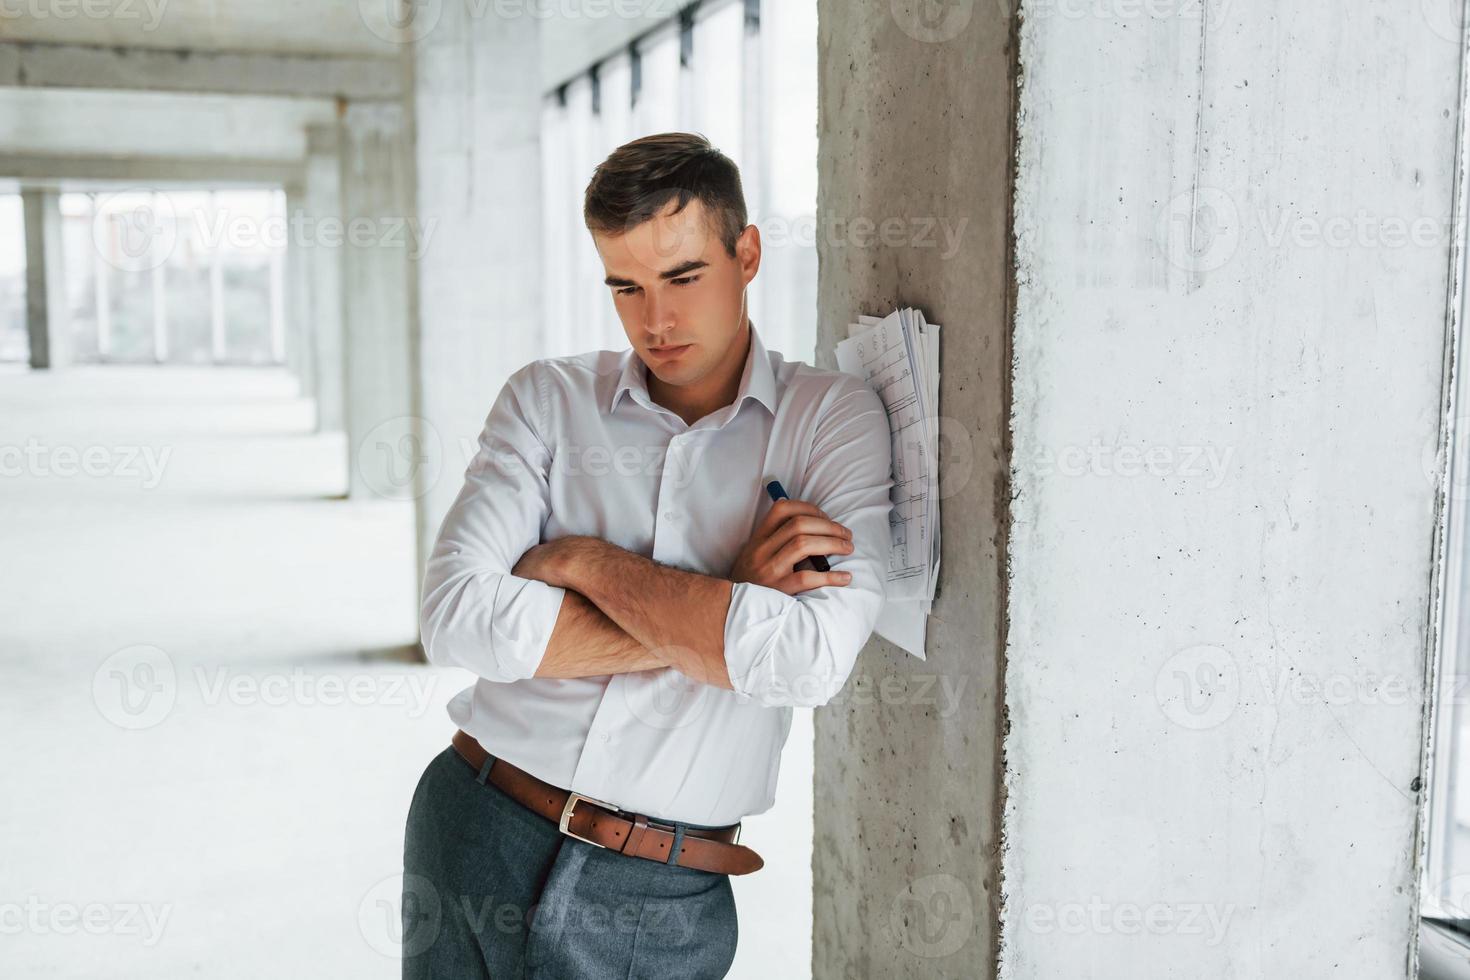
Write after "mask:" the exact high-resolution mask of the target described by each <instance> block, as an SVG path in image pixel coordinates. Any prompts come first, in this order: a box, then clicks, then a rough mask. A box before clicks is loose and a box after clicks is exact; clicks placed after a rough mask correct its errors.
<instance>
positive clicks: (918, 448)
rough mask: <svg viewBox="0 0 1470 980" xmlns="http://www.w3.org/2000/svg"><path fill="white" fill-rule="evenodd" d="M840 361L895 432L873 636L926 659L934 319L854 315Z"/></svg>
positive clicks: (935, 516) (932, 570)
mask: <svg viewBox="0 0 1470 980" xmlns="http://www.w3.org/2000/svg"><path fill="white" fill-rule="evenodd" d="M837 366H838V368H839V369H841V370H842V371H843V372H844V373H846V374H851V375H855V376H857V377H859V378H862V379H863V380H864V381H866V382H867V383H868V385H869V386H870V387H871V388H872V389H873V390H874V391H876V392H877V393H878V396H879V397H880V398H881V399H882V400H883V407H884V408H885V409H887V411H888V427H889V429H890V430H891V431H892V433H893V510H892V511H890V512H889V515H888V523H889V529H890V530H891V531H892V534H893V541H892V546H891V548H890V550H889V552H888V583H887V588H888V601H887V602H886V603H884V607H883V613H882V615H880V616H879V618H878V625H877V627H876V629H877V632H878V635H880V636H882V637H884V638H886V639H888V640H889V641H891V642H892V643H895V644H897V645H898V646H900V647H903V648H904V649H905V650H907V651H908V652H909V653H912V654H913V655H914V656H916V657H918V658H919V659H921V660H922V659H924V634H925V626H926V624H927V620H928V616H929V611H930V609H931V608H932V607H933V604H934V586H935V584H936V583H937V582H938V581H939V492H938V488H939V324H937V323H925V322H924V314H922V313H920V312H919V311H918V310H915V309H911V308H908V307H905V308H903V309H900V310H894V311H893V312H892V313H890V314H888V315H887V316H886V317H883V318H882V319H879V318H878V317H875V316H859V317H858V322H857V323H854V324H851V325H850V326H849V327H848V328H847V339H846V340H841V341H838V343H837Z"/></svg>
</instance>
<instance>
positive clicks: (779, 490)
mask: <svg viewBox="0 0 1470 980" xmlns="http://www.w3.org/2000/svg"><path fill="white" fill-rule="evenodd" d="M766 493H768V494H770V495H771V499H772V500H789V499H791V498H790V497H788V496H787V495H786V488H785V487H783V486H781V481H780V480H772V481H771V482H770V483H767V484H766ZM804 560H806V561H810V562H811V563H812V567H813V568H815V569H816V570H817V571H819V572H830V571H832V566H831V565H829V564H827V559H825V558H823V557H822V556H821V555H808V556H807V557H806V559H804ZM798 564H800V563H799V562H798Z"/></svg>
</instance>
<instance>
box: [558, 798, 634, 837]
mask: <svg viewBox="0 0 1470 980" xmlns="http://www.w3.org/2000/svg"><path fill="white" fill-rule="evenodd" d="M578 800H586V801H587V802H588V803H596V804H597V805H598V806H600V807H603V808H604V809H607V810H611V811H612V812H613V813H622V812H623V811H622V810H619V809H618V808H617V807H615V806H613V805H612V804H611V803H608V802H606V801H604V800H599V799H597V798H596V797H593V796H586V795H584V794H582V793H569V794H568V795H567V803H566V806H564V807H562V808H561V822H560V823H559V824H558V826H559V827H560V828H561V832H562V833H564V834H566V835H567V836H568V837H570V838H572V839H573V840H579V841H581V842H582V843H584V844H591V845H592V846H593V847H600V848H602V849H603V850H607V849H608V848H607V845H606V844H599V843H598V842H597V841H595V840H588V839H587V838H586V837H583V836H582V835H581V834H574V833H572V831H571V829H570V824H571V822H572V811H573V810H575V809H576V808H577V801H578Z"/></svg>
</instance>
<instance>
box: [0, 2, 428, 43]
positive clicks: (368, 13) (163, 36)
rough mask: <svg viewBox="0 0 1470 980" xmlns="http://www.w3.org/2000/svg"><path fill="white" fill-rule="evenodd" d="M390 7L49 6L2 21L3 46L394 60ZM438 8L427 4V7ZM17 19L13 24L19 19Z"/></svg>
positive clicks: (26, 7) (23, 9) (22, 6)
mask: <svg viewBox="0 0 1470 980" xmlns="http://www.w3.org/2000/svg"><path fill="white" fill-rule="evenodd" d="M392 2H393V0H307V2H302V3H292V2H285V0H47V2H44V3H15V4H13V5H11V6H12V7H13V13H7V15H5V16H0V41H5V40H8V41H35V42H42V43H51V44H96V45H104V46H125V47H145V48H191V49H195V50H202V51H276V52H292V53H298V54H324V55H391V54H393V53H395V52H396V51H397V50H398V47H397V45H396V44H394V43H393V42H392V40H391V38H393V37H394V33H393V31H392V29H391V27H390V24H389V19H388V11H389V5H390V3H392ZM437 2H441V0H430V6H432V5H433V4H434V3H437ZM17 15H18V16H17Z"/></svg>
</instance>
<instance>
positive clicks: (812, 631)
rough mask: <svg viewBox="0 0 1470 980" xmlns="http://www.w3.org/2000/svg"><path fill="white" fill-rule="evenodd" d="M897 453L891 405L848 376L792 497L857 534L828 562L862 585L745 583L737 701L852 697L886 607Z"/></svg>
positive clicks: (736, 641)
mask: <svg viewBox="0 0 1470 980" xmlns="http://www.w3.org/2000/svg"><path fill="white" fill-rule="evenodd" d="M892 456H893V446H892V436H891V434H890V430H889V427H888V416H887V414H886V413H885V412H884V411H883V403H882V401H881V399H879V397H878V395H877V393H876V392H874V391H873V390H872V389H871V388H869V387H868V386H867V385H866V384H865V383H864V382H862V381H861V380H859V379H856V378H851V379H848V378H844V379H843V381H842V382H841V386H840V388H839V389H838V394H837V397H836V398H835V400H834V401H833V402H832V404H831V405H830V406H829V407H828V409H827V410H826V411H825V412H824V413H823V414H822V417H821V420H820V421H819V422H818V424H817V431H816V433H815V436H814V439H813V445H812V455H811V458H810V461H809V463H808V466H807V469H806V472H805V473H804V474H802V476H801V480H800V484H799V486H794V487H793V486H788V487H787V492H788V493H789V494H790V495H791V496H792V497H794V498H796V499H798V500H805V501H807V502H809V503H812V504H815V505H816V506H817V507H819V508H821V509H822V511H823V512H825V513H826V514H827V516H829V517H830V518H831V519H832V520H834V521H836V522H837V523H839V524H842V525H844V526H846V527H847V528H849V529H851V531H852V541H853V550H852V553H851V554H846V555H841V554H838V555H829V556H827V561H828V563H829V565H830V566H831V568H832V570H833V571H834V572H835V571H844V572H849V573H851V574H852V579H851V580H850V581H849V582H848V583H847V584H846V585H833V586H822V587H821V588H816V589H811V590H809V591H807V592H801V593H798V594H797V595H794V596H789V595H787V594H786V593H784V592H781V591H780V590H778V589H772V588H768V587H766V586H763V585H757V584H755V583H753V582H736V583H735V585H734V589H733V590H732V594H731V597H730V609H729V612H728V613H727V614H726V617H725V635H724V641H725V665H726V669H727V670H728V671H729V674H730V680H731V683H732V685H733V686H734V690H735V692H736V693H737V694H741V695H744V696H746V697H749V698H751V699H753V700H755V701H756V702H758V703H760V704H763V705H767V706H770V707H783V706H805V707H815V706H817V705H822V704H826V703H827V702H828V701H830V700H831V699H832V698H833V697H834V696H836V694H837V692H838V691H840V690H842V686H843V685H844V684H845V683H846V682H847V678H848V676H849V675H850V674H851V673H852V668H853V665H854V664H855V663H856V662H857V658H858V654H859V653H860V652H861V651H862V648H863V646H864V645H865V644H866V643H867V642H868V637H869V636H871V635H872V632H873V626H874V624H875V623H877V621H878V614H879V613H880V612H881V611H882V608H883V601H884V585H885V582H886V580H887V571H888V551H889V546H890V542H891V539H892V538H891V532H890V530H889V524H888V515H889V510H890V509H891V507H892V497H891V491H892V488H893V476H892Z"/></svg>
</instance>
